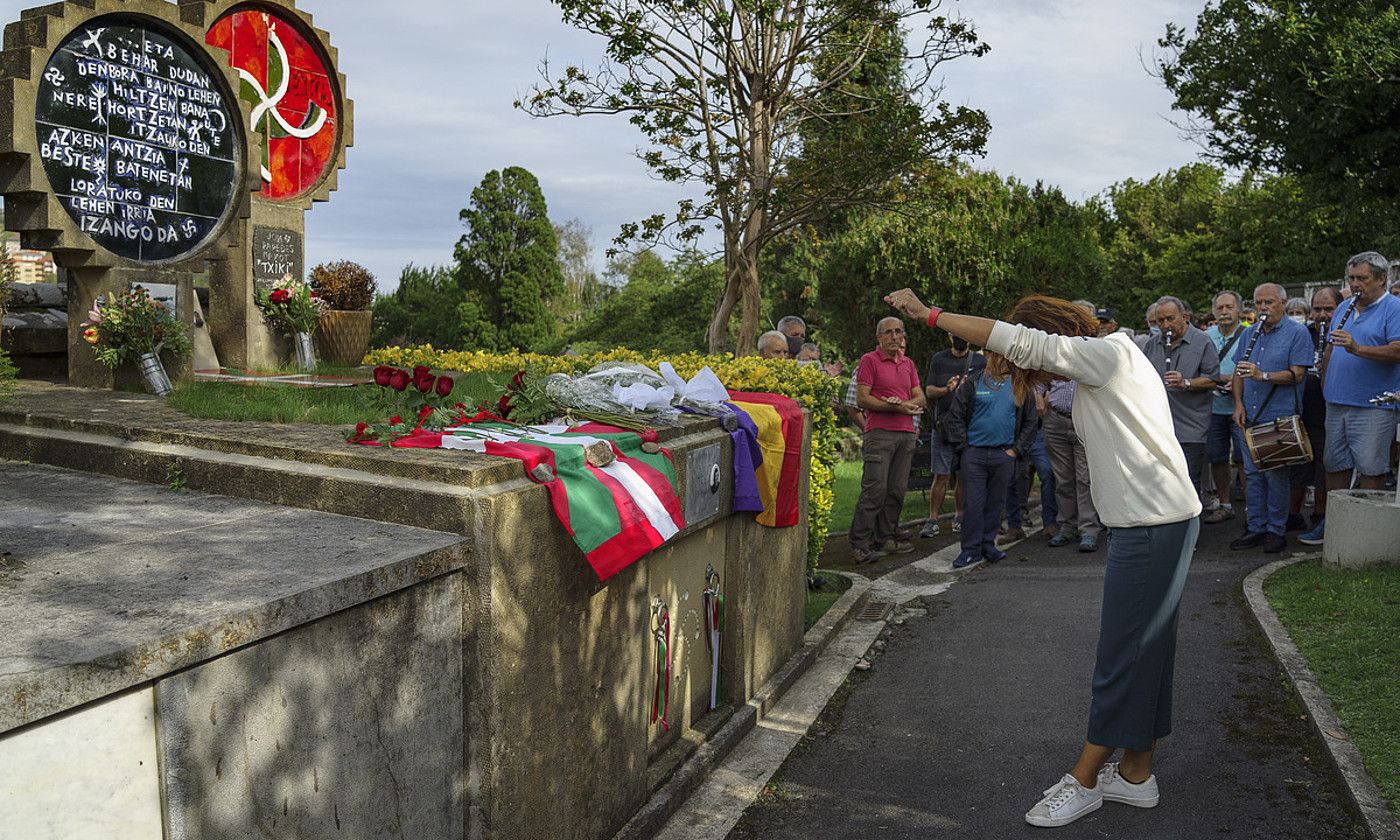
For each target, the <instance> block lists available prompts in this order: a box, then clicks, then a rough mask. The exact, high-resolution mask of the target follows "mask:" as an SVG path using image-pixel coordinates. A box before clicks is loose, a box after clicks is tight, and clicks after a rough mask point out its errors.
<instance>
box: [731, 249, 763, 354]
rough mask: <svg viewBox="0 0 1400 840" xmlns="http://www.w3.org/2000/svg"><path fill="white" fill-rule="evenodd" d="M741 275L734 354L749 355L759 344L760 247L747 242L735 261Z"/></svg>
mask: <svg viewBox="0 0 1400 840" xmlns="http://www.w3.org/2000/svg"><path fill="white" fill-rule="evenodd" d="M734 272H735V274H737V275H738V277H739V340H738V342H737V346H736V347H735V348H734V355H736V356H747V355H749V354H751V353H753V352H754V350H755V349H756V348H757V346H758V318H759V313H760V311H761V310H762V308H763V298H762V295H761V294H760V292H759V286H758V248H757V246H755V245H752V244H748V243H745V245H744V248H743V250H741V251H740V252H739V259H738V260H736V261H735V266H734Z"/></svg>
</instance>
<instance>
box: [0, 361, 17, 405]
mask: <svg viewBox="0 0 1400 840" xmlns="http://www.w3.org/2000/svg"><path fill="white" fill-rule="evenodd" d="M18 373H19V371H18V370H17V369H16V368H15V366H14V364H12V363H11V362H10V354H9V353H6V352H5V351H4V350H0V405H3V404H4V403H5V402H7V401H8V400H9V399H10V398H11V397H13V396H14V395H15V375H16V374H18Z"/></svg>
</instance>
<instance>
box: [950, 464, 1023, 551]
mask: <svg viewBox="0 0 1400 840" xmlns="http://www.w3.org/2000/svg"><path fill="white" fill-rule="evenodd" d="M958 474H959V475H960V476H962V477H961V478H960V479H958V480H959V481H961V482H962V488H963V522H962V553H963V554H968V555H971V556H973V557H989V556H992V555H994V554H995V553H996V551H997V528H999V527H1001V511H1002V508H1004V507H1005V506H1006V492H1007V490H1009V489H1010V487H1011V479H1012V478H1013V477H1014V476H1015V474H1016V459H1015V458H1012V457H1011V456H1010V455H1007V454H1006V450H1005V449H993V448H991V447H986V446H969V447H968V448H967V449H965V450H963V454H962V467H961V468H960V470H959V472H958Z"/></svg>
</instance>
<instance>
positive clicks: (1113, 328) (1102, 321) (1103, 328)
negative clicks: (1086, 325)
mask: <svg viewBox="0 0 1400 840" xmlns="http://www.w3.org/2000/svg"><path fill="white" fill-rule="evenodd" d="M1094 315H1095V316H1097V317H1098V319H1099V338H1103V337H1104V336H1106V335H1110V334H1111V333H1116V332H1118V319H1117V318H1114V317H1113V310H1112V309H1109V308H1108V307H1107V306H1103V307H1099V309H1098V310H1097V311H1095V312H1094Z"/></svg>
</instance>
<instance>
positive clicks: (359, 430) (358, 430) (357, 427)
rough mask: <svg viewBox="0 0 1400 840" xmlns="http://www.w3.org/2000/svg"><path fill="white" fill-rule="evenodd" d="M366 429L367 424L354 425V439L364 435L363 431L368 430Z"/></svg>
mask: <svg viewBox="0 0 1400 840" xmlns="http://www.w3.org/2000/svg"><path fill="white" fill-rule="evenodd" d="M368 428H369V424H368V423H356V424H355V437H359V436H360V435H362V434H364V433H365V429H368Z"/></svg>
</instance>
